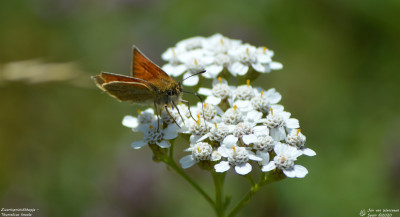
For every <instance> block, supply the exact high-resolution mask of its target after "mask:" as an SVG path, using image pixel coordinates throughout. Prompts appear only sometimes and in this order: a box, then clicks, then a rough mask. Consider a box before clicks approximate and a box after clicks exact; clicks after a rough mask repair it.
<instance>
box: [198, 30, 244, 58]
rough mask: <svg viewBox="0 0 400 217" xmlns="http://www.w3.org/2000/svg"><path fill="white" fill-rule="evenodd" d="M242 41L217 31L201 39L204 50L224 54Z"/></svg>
mask: <svg viewBox="0 0 400 217" xmlns="http://www.w3.org/2000/svg"><path fill="white" fill-rule="evenodd" d="M241 43H242V41H240V40H234V39H230V38H227V37H225V36H223V35H221V34H219V33H217V34H214V35H212V36H210V37H209V38H207V39H206V40H204V41H203V47H204V49H205V50H207V51H209V52H212V53H215V54H226V53H227V52H228V51H229V50H231V49H234V48H236V47H238V46H239V45H240V44H241Z"/></svg>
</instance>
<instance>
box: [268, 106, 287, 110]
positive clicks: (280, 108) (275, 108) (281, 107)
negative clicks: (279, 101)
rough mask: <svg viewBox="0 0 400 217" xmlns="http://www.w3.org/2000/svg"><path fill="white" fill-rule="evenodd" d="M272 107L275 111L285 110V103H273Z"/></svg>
mask: <svg viewBox="0 0 400 217" xmlns="http://www.w3.org/2000/svg"><path fill="white" fill-rule="evenodd" d="M271 108H272V109H273V110H274V111H283V109H284V107H283V105H271Z"/></svg>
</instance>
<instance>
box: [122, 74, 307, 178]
mask: <svg viewBox="0 0 400 217" xmlns="http://www.w3.org/2000/svg"><path fill="white" fill-rule="evenodd" d="M213 83H214V84H213V88H212V89H206V88H202V89H200V91H199V93H200V94H203V95H206V96H207V98H206V100H205V103H204V104H203V105H202V104H201V103H199V104H198V105H197V106H194V107H191V108H190V109H189V108H188V107H187V106H186V105H183V104H182V105H178V109H179V111H180V113H181V115H182V118H183V120H182V119H181V117H180V116H179V113H178V112H177V110H176V109H175V110H172V109H170V110H169V114H170V115H168V113H167V112H165V113H163V114H162V115H161V118H160V123H161V125H162V126H165V128H163V129H162V127H160V129H158V130H157V117H156V116H155V115H154V111H153V110H152V109H148V110H146V111H144V112H139V116H138V117H137V118H135V117H132V116H126V117H125V118H124V120H123V125H125V126H127V127H131V128H132V129H133V130H134V131H141V132H143V133H144V139H143V140H141V141H137V142H134V143H132V147H133V148H140V147H142V146H144V145H146V144H157V145H158V146H160V147H161V148H168V147H169V146H170V144H169V142H168V140H170V139H174V138H176V137H177V136H178V133H181V134H189V135H190V147H189V148H188V149H186V151H189V152H191V154H190V155H187V156H185V157H183V158H182V159H181V160H180V163H181V165H182V167H183V168H189V167H191V166H193V165H194V164H196V163H199V162H202V161H203V162H205V161H209V162H210V163H211V162H215V163H214V164H215V165H214V168H215V171H216V172H225V171H227V170H229V169H230V168H231V167H234V169H235V171H236V172H237V173H238V174H241V175H245V174H248V173H249V172H251V170H252V168H253V167H254V164H253V166H252V163H251V162H252V161H254V162H256V165H259V166H258V167H259V168H261V170H262V171H263V172H268V171H270V170H273V169H275V168H277V169H280V170H282V171H283V173H284V174H285V175H286V176H287V177H297V178H302V177H304V176H305V175H306V174H307V173H308V171H307V169H306V168H304V167H303V166H300V165H295V161H296V160H297V157H299V156H301V155H308V156H313V155H315V152H314V151H313V150H311V149H309V148H306V147H305V141H306V137H305V136H304V135H303V134H302V133H301V132H300V129H299V127H300V126H299V121H298V120H297V119H294V118H290V113H289V112H286V111H284V109H283V106H282V105H278V104H277V103H279V101H280V99H281V95H280V94H279V93H278V92H276V91H275V89H269V90H266V91H265V90H263V89H262V88H260V87H258V88H253V87H252V86H251V85H250V82H247V84H246V85H242V86H238V87H234V86H229V85H228V83H227V81H226V80H224V79H222V78H218V79H215V80H214V82H213ZM221 107H226V108H227V109H225V110H222V109H221ZM203 113H204V116H203ZM192 116H193V117H194V118H192ZM174 120H175V121H176V123H175V121H174ZM177 124H179V125H180V126H181V128H179V127H178V126H177ZM271 156H274V158H273V159H272V160H270V157H271Z"/></svg>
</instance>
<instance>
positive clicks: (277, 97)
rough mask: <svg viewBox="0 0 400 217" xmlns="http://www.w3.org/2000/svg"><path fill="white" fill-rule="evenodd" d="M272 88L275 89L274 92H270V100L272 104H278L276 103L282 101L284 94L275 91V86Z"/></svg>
mask: <svg viewBox="0 0 400 217" xmlns="http://www.w3.org/2000/svg"><path fill="white" fill-rule="evenodd" d="M270 90H271V89H269V90H268V92H269V91H270ZM272 90H273V92H271V93H270V94H268V99H269V101H270V102H271V103H272V104H276V103H278V102H279V101H281V99H282V95H281V94H280V93H278V92H275V89H274V88H272Z"/></svg>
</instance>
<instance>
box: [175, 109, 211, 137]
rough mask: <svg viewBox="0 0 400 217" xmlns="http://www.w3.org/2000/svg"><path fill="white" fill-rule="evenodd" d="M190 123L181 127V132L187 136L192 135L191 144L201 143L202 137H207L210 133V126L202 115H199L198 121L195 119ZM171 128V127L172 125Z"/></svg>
mask: <svg viewBox="0 0 400 217" xmlns="http://www.w3.org/2000/svg"><path fill="white" fill-rule="evenodd" d="M187 121H188V123H187V124H186V125H185V126H183V127H181V129H180V130H179V132H181V133H185V134H191V136H190V142H191V143H196V142H197V141H199V139H200V138H201V137H203V136H204V135H206V134H207V133H208V131H209V126H208V123H207V122H206V121H204V119H203V118H202V117H201V115H200V114H198V115H197V120H193V119H188V120H187ZM170 126H171V125H170Z"/></svg>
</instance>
